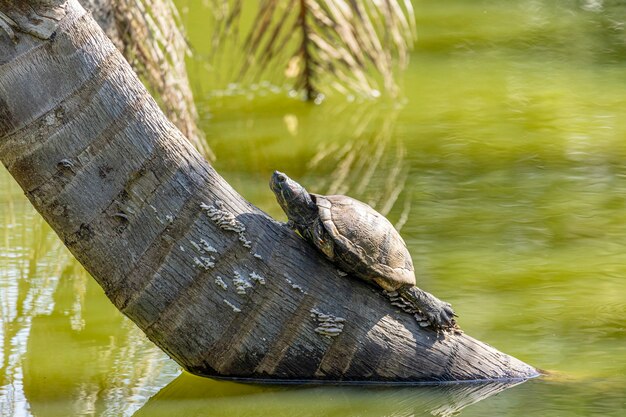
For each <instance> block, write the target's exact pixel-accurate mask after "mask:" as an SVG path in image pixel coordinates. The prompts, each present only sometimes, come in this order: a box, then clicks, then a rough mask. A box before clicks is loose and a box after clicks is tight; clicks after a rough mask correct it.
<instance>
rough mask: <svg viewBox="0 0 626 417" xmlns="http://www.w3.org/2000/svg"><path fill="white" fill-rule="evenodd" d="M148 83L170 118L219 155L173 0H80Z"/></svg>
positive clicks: (199, 146) (191, 138)
mask: <svg viewBox="0 0 626 417" xmlns="http://www.w3.org/2000/svg"><path fill="white" fill-rule="evenodd" d="M81 3H82V4H83V5H84V6H85V7H87V8H88V9H89V10H91V11H92V13H93V16H94V18H95V19H96V20H97V21H98V24H99V25H100V26H101V27H102V28H103V29H104V31H105V32H106V34H107V35H108V36H109V38H110V39H111V40H112V41H113V43H115V45H116V46H117V48H118V49H119V50H120V51H121V52H122V53H123V54H124V57H125V58H126V59H127V60H128V62H129V63H130V64H131V65H132V67H133V69H134V70H135V72H137V74H138V75H139V76H140V77H141V78H142V81H143V82H144V84H145V85H146V87H147V88H148V89H149V90H150V91H151V93H153V95H154V96H155V98H156V99H157V100H158V101H159V105H160V106H161V109H162V110H163V111H164V112H165V114H166V115H167V117H168V119H169V120H170V121H171V122H172V123H174V124H175V125H176V127H178V128H179V129H180V131H181V132H182V133H183V134H184V135H185V136H186V137H187V138H188V139H189V141H190V142H191V143H192V144H193V145H194V146H195V147H196V148H197V149H198V150H199V151H200V152H201V153H202V154H203V155H204V156H205V157H206V158H207V159H209V160H213V159H215V156H214V155H213V152H212V151H211V149H210V148H209V146H208V144H207V142H206V139H205V137H204V133H203V132H202V131H201V130H200V129H199V127H198V113H197V110H196V106H195V104H194V101H193V94H192V92H191V87H190V85H189V79H188V77H187V68H186V65H185V57H186V56H187V55H189V54H190V53H191V52H190V48H189V45H188V44H187V40H186V37H185V32H184V29H183V25H182V22H181V19H180V16H179V14H178V11H177V9H176V6H175V5H174V2H173V0H81Z"/></svg>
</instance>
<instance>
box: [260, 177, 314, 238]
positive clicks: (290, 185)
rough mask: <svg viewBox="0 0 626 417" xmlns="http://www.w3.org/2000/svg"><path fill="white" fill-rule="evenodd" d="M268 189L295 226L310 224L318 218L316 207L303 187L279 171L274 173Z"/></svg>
mask: <svg viewBox="0 0 626 417" xmlns="http://www.w3.org/2000/svg"><path fill="white" fill-rule="evenodd" d="M270 188H271V189H272V191H273V192H274V194H275V195H276V200H278V204H280V207H281V208H282V209H283V211H284V212H285V214H287V217H288V218H289V220H291V221H292V222H293V223H295V225H296V226H305V225H307V224H310V223H311V222H312V221H313V220H315V219H317V217H318V216H319V213H318V210H317V205H315V202H314V201H313V199H312V198H311V195H310V194H309V193H308V191H307V190H305V189H304V187H303V186H301V185H300V184H298V183H297V182H295V181H294V180H292V179H291V178H289V177H288V176H287V175H285V174H283V173H282V172H279V171H274V174H272V179H271V181H270Z"/></svg>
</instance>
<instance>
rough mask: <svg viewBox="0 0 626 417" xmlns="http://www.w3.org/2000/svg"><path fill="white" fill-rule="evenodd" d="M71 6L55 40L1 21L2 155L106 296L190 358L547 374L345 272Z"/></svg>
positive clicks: (285, 376)
mask: <svg viewBox="0 0 626 417" xmlns="http://www.w3.org/2000/svg"><path fill="white" fill-rule="evenodd" d="M7 4H8V3H7V2H3V3H0V5H4V6H5V8H4V10H3V11H4V12H5V13H7V14H8V15H15V14H16V13H19V11H15V10H12V9H10V8H8V7H6V5H7ZM64 7H65V10H64V17H63V18H62V20H61V21H60V22H59V24H58V28H57V33H56V35H55V36H52V37H50V39H48V40H41V39H36V38H34V37H31V36H30V35H26V34H20V36H19V40H18V42H17V43H13V42H12V41H11V40H10V39H9V37H8V36H7V35H5V34H3V33H2V32H0V159H1V160H2V162H3V163H4V165H5V166H6V167H7V169H8V170H9V171H10V172H11V174H12V175H13V176H14V177H15V179H16V180H17V181H18V183H19V184H20V185H21V187H22V188H23V189H24V191H25V193H26V195H27V196H28V198H29V199H30V201H31V202H32V203H33V205H34V206H35V207H36V208H37V210H38V211H39V212H40V213H41V214H42V215H43V217H44V218H45V219H46V220H47V221H48V222H49V223H50V225H51V226H52V227H53V228H54V230H55V231H56V233H57V234H58V235H59V237H60V238H61V239H62V240H63V241H64V243H65V244H66V245H67V246H68V248H69V249H70V250H71V251H72V253H73V254H74V255H75V256H76V258H77V259H78V260H79V261H80V262H81V263H82V264H83V265H84V266H85V268H86V269H87V270H88V271H89V272H90V273H91V274H92V275H93V277H94V278H95V279H96V280H97V281H98V282H99V283H100V285H101V286H102V287H103V288H104V290H105V292H106V294H107V296H108V297H109V298H110V299H111V301H112V302H113V303H114V304H115V305H116V306H117V307H118V308H119V309H120V310H121V311H122V312H124V314H126V315H127V316H128V317H129V318H130V319H131V320H133V321H134V322H135V323H136V324H137V325H138V326H139V327H140V328H141V329H142V330H143V331H144V332H145V333H146V334H147V336H148V337H149V338H150V339H151V340H152V341H153V342H154V343H156V344H157V345H158V346H160V347H161V348H162V349H163V350H164V351H165V352H167V353H168V354H169V355H170V356H171V357H172V358H173V359H175V360H176V361H177V362H178V363H179V364H181V365H182V366H183V367H184V368H185V369H187V370H189V371H190V372H192V373H195V374H198V375H203V376H212V377H231V378H240V379H253V380H259V379H268V380H274V381H304V380H316V381H343V382H365V381H367V382H379V383H380V382H396V383H407V382H408V383H414V382H426V381H431V382H432V381H450V380H484V379H503V378H506V379H509V378H528V377H532V376H536V375H537V372H536V370H535V369H533V368H532V367H530V366H528V365H526V364H524V363H523V362H521V361H519V360H517V359H515V358H512V357H510V356H508V355H505V354H503V353H501V352H498V351H497V350H495V349H493V348H491V347H489V346H487V345H485V344H483V343H481V342H479V341H477V340H475V339H473V338H471V337H469V336H468V335H466V334H445V335H438V334H436V333H434V332H433V331H431V330H429V329H424V328H421V327H419V326H418V325H417V323H416V322H415V320H414V319H413V317H412V316H411V315H409V314H406V313H403V312H400V311H396V310H395V309H394V308H393V307H392V306H391V305H390V304H389V302H388V301H387V300H386V299H385V298H384V297H383V296H382V294H381V293H380V292H379V291H378V290H376V289H374V288H373V287H371V286H368V285H367V284H365V283H363V282H361V281H358V280H355V279H352V278H351V277H342V276H340V275H339V273H338V271H337V270H336V268H335V267H334V266H333V265H331V264H329V263H328V262H327V261H325V260H324V259H323V258H322V257H321V256H320V255H319V254H318V253H317V252H316V251H315V250H314V249H313V248H311V247H310V246H309V245H308V244H306V243H305V242H304V241H303V240H302V239H300V238H298V237H297V236H296V235H295V234H294V233H293V232H292V231H290V230H289V229H288V228H287V227H285V226H284V225H282V224H279V223H277V222H275V221H274V220H272V219H271V218H269V217H268V216H267V215H265V214H264V213H263V212H261V211H260V210H259V209H257V208H255V207H254V206H252V205H251V204H250V203H248V202H247V201H245V200H244V199H243V198H242V197H241V196H239V194H237V193H236V192H235V191H234V190H233V189H232V188H231V187H230V186H229V185H228V184H227V183H226V182H225V181H224V180H223V179H222V178H221V177H220V176H219V175H218V174H217V173H216V172H215V171H214V170H213V169H212V168H211V166H210V165H209V164H208V163H207V162H206V161H205V159H204V158H202V157H201V156H200V155H199V154H198V152H197V151H196V150H195V149H193V147H192V146H191V145H190V144H189V142H187V141H186V140H185V138H184V137H183V136H182V134H181V133H180V132H179V131H178V130H177V129H176V128H175V127H174V126H173V125H172V124H171V123H170V122H169V121H168V120H167V119H166V118H165V117H164V116H163V114H162V112H161V111H160V110H159V108H158V106H157V105H156V103H155V102H154V100H153V99H152V98H151V97H150V95H149V94H148V93H147V92H146V90H145V88H144V87H143V86H142V85H141V83H140V82H139V80H138V79H137V77H136V76H135V74H134V73H133V72H132V70H131V69H130V67H129V66H128V64H127V63H126V62H125V60H124V59H123V57H122V56H121V55H120V53H119V52H118V51H117V50H116V48H115V47H114V46H113V44H112V43H111V42H110V41H109V40H108V39H107V38H106V36H105V35H104V34H103V32H102V31H101V30H100V28H99V27H98V25H97V24H96V23H95V22H94V21H93V19H92V18H91V17H90V15H89V14H87V13H85V11H84V10H83V9H82V7H81V6H80V5H79V4H78V3H77V2H76V1H75V0H71V1H69V2H68V3H67V4H66V5H65V6H64ZM259 186H260V187H265V186H266V183H265V182H263V183H260V184H259ZM268 192H270V191H269V190H268ZM220 202H222V204H220ZM342 319H343V320H342ZM324 323H327V324H324ZM331 334H332V336H331Z"/></svg>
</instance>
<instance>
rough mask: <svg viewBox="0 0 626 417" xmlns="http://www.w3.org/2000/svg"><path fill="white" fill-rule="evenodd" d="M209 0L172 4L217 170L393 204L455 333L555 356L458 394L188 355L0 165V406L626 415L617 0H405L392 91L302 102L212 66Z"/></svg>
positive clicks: (622, 72) (624, 31) (261, 202)
mask: <svg viewBox="0 0 626 417" xmlns="http://www.w3.org/2000/svg"><path fill="white" fill-rule="evenodd" d="M180 3H181V4H182V3H184V2H182V1H181V2H180ZM201 3H202V2H199V1H198V2H194V4H189V5H188V6H189V14H188V15H186V17H184V19H185V21H186V23H187V24H188V29H189V35H190V38H191V42H192V43H193V45H194V47H195V48H196V57H197V58H198V59H197V60H191V61H190V63H189V64H190V71H191V73H192V75H193V79H192V84H193V87H194V91H195V92H196V94H197V101H198V106H199V108H200V113H201V114H202V119H203V127H204V129H205V131H206V133H207V136H208V137H209V141H210V144H211V146H212V147H213V149H214V150H215V152H216V154H217V155H218V160H217V161H216V163H215V166H216V168H217V169H218V171H219V172H220V173H222V175H224V176H225V177H226V179H227V180H228V181H229V182H230V183H231V184H232V185H233V186H234V187H235V188H236V189H237V190H238V191H239V192H241V193H242V194H243V195H244V196H245V197H246V198H248V199H249V200H251V201H252V202H253V203H255V204H257V205H258V206H260V207H261V208H262V209H263V210H265V211H266V212H268V213H270V214H272V215H273V216H275V217H277V218H280V219H284V217H283V215H282V213H281V212H280V210H279V208H278V206H277V204H276V203H275V202H274V200H273V196H272V195H271V193H270V191H269V189H268V187H267V182H268V179H269V175H270V173H271V172H272V171H273V170H274V169H280V170H282V171H285V172H287V173H288V174H289V175H291V176H292V177H294V178H297V179H298V180H300V181H302V183H303V184H304V185H306V186H307V187H308V188H310V189H311V190H312V191H316V192H321V193H326V192H339V193H347V194H350V195H352V196H355V197H358V198H360V199H362V200H364V201H367V202H369V203H371V204H373V205H375V206H376V207H377V208H378V209H379V210H381V211H384V212H388V213H389V214H388V216H389V218H390V219H391V220H392V222H393V223H395V224H397V225H398V226H399V227H401V232H402V235H403V236H404V238H405V239H406V241H407V243H408V244H409V246H410V250H411V252H412V254H413V259H414V263H415V265H416V269H417V271H418V277H419V278H418V279H419V281H420V283H421V285H422V286H423V287H424V288H425V289H427V290H429V291H431V292H434V293H435V294H437V295H438V296H439V297H441V298H443V299H445V300H447V301H450V302H451V303H452V304H453V305H454V307H455V309H456V311H457V312H458V313H459V315H460V319H459V321H460V324H461V326H462V327H463V329H464V330H465V331H466V332H467V333H469V334H471V335H473V336H475V337H477V338H479V339H482V340H484V341H486V342H488V343H490V344H492V345H494V346H495V347H497V348H499V349H501V350H503V351H504V352H507V353H509V354H512V355H514V356H516V357H518V358H520V359H522V360H524V361H526V362H528V363H530V364H532V365H534V366H537V367H539V368H542V369H546V370H550V371H552V373H553V374H552V375H551V376H550V377H548V378H542V379H538V380H533V381H530V382H527V383H524V384H522V385H518V386H515V387H512V388H509V389H508V390H505V391H503V392H501V393H499V394H498V395H495V396H491V397H489V398H485V399H483V400H482V401H480V402H476V403H475V404H473V405H468V404H470V403H472V402H474V401H477V400H478V399H479V398H480V397H482V396H483V395H480V392H479V393H478V394H475V395H474V396H471V395H470V396H469V397H468V396H467V395H465V396H464V395H460V394H459V393H458V392H455V391H454V389H453V388H449V387H447V388H437V389H435V388H403V389H363V388H280V387H257V386H248V385H239V384H233V383H227V382H217V381H211V380H206V379H201V378H197V377H194V376H191V375H188V374H185V373H181V372H180V370H179V368H178V366H177V365H176V364H175V363H173V362H172V361H171V360H169V359H168V358H167V356H166V355H165V354H163V353H161V352H160V351H159V350H158V349H156V348H155V347H154V346H153V345H152V344H151V343H150V342H149V341H147V340H146V339H145V338H144V337H143V335H142V334H141V332H140V331H139V330H137V329H136V328H135V327H134V325H133V324H132V323H130V322H129V321H128V320H127V319H126V318H125V317H123V316H122V315H121V314H119V313H118V312H117V311H116V310H115V309H114V308H113V307H112V305H111V304H110V303H109V301H108V300H107V299H106V297H105V296H104V294H103V292H102V290H101V289H100V288H99V287H98V286H97V284H95V282H94V281H93V279H91V278H90V277H89V276H88V275H87V274H86V273H85V272H84V271H83V270H82V269H81V267H80V266H78V265H77V264H76V262H75V261H73V260H72V258H71V256H70V255H69V254H68V252H67V250H65V249H64V248H63V246H62V245H61V243H60V242H59V240H58V239H57V238H56V236H55V235H54V233H52V232H51V231H50V229H49V228H48V227H47V226H46V225H45V223H44V222H43V221H42V220H41V219H40V218H39V216H38V215H37V214H36V213H35V212H34V210H33V209H32V208H31V207H30V206H29V204H28V202H27V201H26V200H25V198H24V197H23V196H22V192H21V190H20V189H19V187H17V185H16V184H15V183H14V182H13V180H12V179H11V178H10V177H9V175H8V174H7V173H6V172H5V171H0V323H1V324H2V325H1V326H0V415H2V416H14V415H15V416H29V415H34V416H73V415H106V416H122V415H124V416H129V415H133V414H135V413H136V415H138V416H161V415H162V416H206V415H212V416H213V415H215V416H240V415H241V416H252V415H255V416H257V415H259V416H275V415H285V416H292V415H307V416H308V415H311V416H318V415H328V416H382V415H384V416H410V415H429V414H435V415H451V413H453V412H458V411H459V410H461V409H462V411H460V412H461V415H464V416H485V415H489V416H499V415H507V416H509V415H510V416H546V415H549V416H623V415H626V330H625V327H626V279H625V278H624V277H626V140H625V139H626V5H621V3H622V2H619V1H608V0H607V1H600V0H597V1H592V0H589V1H539V0H533V1H530V0H528V1H526V0H518V1H483V0H466V1H460V0H455V1H452V0H447V1H436V0H422V1H415V2H414V4H415V7H416V13H417V16H418V19H417V25H418V30H419V42H418V44H417V49H416V51H415V52H414V54H413V56H412V61H411V65H410V68H409V69H408V71H407V72H406V73H405V74H404V75H403V76H402V77H401V84H402V89H403V98H402V99H401V100H388V99H383V100H379V101H378V102H371V101H364V102H363V101H359V100H356V101H355V102H349V101H347V100H346V99H345V98H341V97H329V98H327V100H326V101H325V102H324V103H323V104H322V105H320V106H312V105H309V104H306V103H301V102H299V101H297V100H294V99H290V98H289V97H288V96H287V93H286V92H285V91H279V92H275V90H276V89H275V88H273V87H272V86H267V85H261V86H258V88H256V87H254V88H253V89H245V90H241V91H240V90H239V89H238V88H227V82H226V81H225V80H224V78H225V76H224V75H223V74H222V76H221V77H220V79H219V80H220V81H216V80H217V77H216V76H215V74H214V73H212V72H211V71H210V68H209V69H207V67H206V65H205V64H204V63H203V62H201V61H200V60H199V58H201V57H202V56H203V54H206V53H207V51H208V45H209V39H208V37H207V35H206V21H205V20H204V19H203V18H202V17H201V16H200V15H199V14H197V13H198V12H200V11H201V9H202V6H201ZM464 405H468V406H467V407H466V408H462V407H463V406H464Z"/></svg>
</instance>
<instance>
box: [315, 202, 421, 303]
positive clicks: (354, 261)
mask: <svg viewBox="0 0 626 417" xmlns="http://www.w3.org/2000/svg"><path fill="white" fill-rule="evenodd" d="M312 197H313V198H314V200H315V203H316V204H317V207H318V209H319V214H320V220H321V221H322V224H323V225H324V228H325V229H326V231H327V232H328V234H329V235H330V237H331V239H332V240H333V243H334V245H333V250H334V256H333V261H335V262H336V263H338V264H339V266H340V267H342V269H344V270H346V272H352V273H354V274H356V275H358V276H360V277H361V278H363V279H366V280H369V281H375V282H376V283H378V285H380V286H381V287H383V288H384V289H386V290H388V291H392V290H396V289H398V288H400V287H403V286H406V285H411V286H412V285H415V272H414V270H413V261H412V260H411V254H410V253H409V251H408V249H407V247H406V244H405V243H404V240H402V237H401V236H400V234H399V233H398V231H397V230H396V229H395V228H394V227H393V225H392V224H391V223H390V222H389V220H387V219H386V218H385V216H383V215H382V214H380V213H378V212H377V211H376V210H374V209H373V208H372V207H370V206H368V205H367V204H365V203H362V202H360V201H358V200H355V199H353V198H350V197H348V196H344V195H330V196H322V195H316V194H312Z"/></svg>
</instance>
